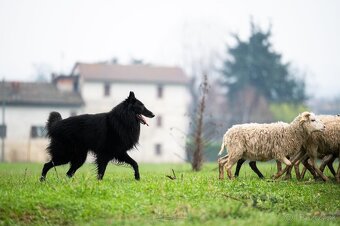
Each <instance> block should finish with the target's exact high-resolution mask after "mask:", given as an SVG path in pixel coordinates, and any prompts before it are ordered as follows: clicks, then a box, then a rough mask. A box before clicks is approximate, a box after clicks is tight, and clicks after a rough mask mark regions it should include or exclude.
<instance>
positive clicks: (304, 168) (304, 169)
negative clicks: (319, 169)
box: [300, 162, 307, 180]
mask: <svg viewBox="0 0 340 226" xmlns="http://www.w3.org/2000/svg"><path fill="white" fill-rule="evenodd" d="M302 164H303V162H302ZM306 170H307V168H306V166H305V165H304V164H303V168H302V171H301V175H300V180H302V179H303V178H304V177H305V174H306Z"/></svg>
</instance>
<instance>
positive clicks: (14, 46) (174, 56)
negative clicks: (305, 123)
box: [0, 0, 340, 98]
mask: <svg viewBox="0 0 340 226" xmlns="http://www.w3.org/2000/svg"><path fill="white" fill-rule="evenodd" d="M339 13H340V1H337V0H327V1H324V0H299V1H296V0H285V1H275V0H260V1H258V0H257V1H255V0H248V1H245V0H238V1H235V0H231V1H227V0H220V1H218V0H171V1H162V0H144V1H143V0H134V1H133V0H93V1H86V0H30V1H28V0H0V78H5V79H6V80H33V79H34V78H35V77H36V74H37V70H42V71H45V72H63V73H69V72H70V70H71V68H72V66H73V65H74V63H75V62H77V61H81V62H98V61H105V60H109V59H111V58H113V57H117V58H118V59H119V61H120V62H121V63H128V62H129V60H130V59H131V58H139V59H143V60H144V61H145V62H148V63H151V64H157V65H171V66H173V65H179V66H184V65H185V64H186V63H187V62H188V60H187V58H188V56H191V55H197V54H202V55H205V56H207V55H209V53H211V52H215V53H218V54H219V55H220V56H223V53H224V52H225V50H226V45H227V44H228V45H232V39H231V37H230V32H234V33H238V34H240V35H241V37H243V38H246V37H247V36H248V35H249V21H250V17H252V18H253V20H254V22H255V23H256V24H259V25H261V27H263V28H264V29H266V28H267V27H268V26H269V24H272V33H273V36H272V40H271V41H272V43H273V46H274V49H275V50H276V51H278V52H280V53H282V54H283V56H284V60H285V61H290V62H292V63H293V65H294V67H296V68H298V69H299V70H300V71H301V72H304V73H306V74H307V78H306V79H307V82H308V91H309V93H311V94H313V95H314V96H315V97H330V98H332V97H335V96H340V62H339V61H340V60H339V59H340V41H339V40H340V22H339V21H340V19H339V16H338V14H339ZM337 16H338V18H337ZM188 52H190V54H189V53H188ZM205 56H203V58H204V57H205ZM39 68H40V69H39Z"/></svg>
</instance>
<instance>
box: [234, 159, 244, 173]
mask: <svg viewBox="0 0 340 226" xmlns="http://www.w3.org/2000/svg"><path fill="white" fill-rule="evenodd" d="M245 161H246V160H245V159H240V160H238V161H237V165H236V170H235V177H238V175H239V173H240V169H241V166H242V164H243V163H244V162H245Z"/></svg>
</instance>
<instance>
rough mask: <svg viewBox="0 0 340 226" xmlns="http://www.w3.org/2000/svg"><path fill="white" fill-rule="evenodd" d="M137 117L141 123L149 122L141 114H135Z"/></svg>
mask: <svg viewBox="0 0 340 226" xmlns="http://www.w3.org/2000/svg"><path fill="white" fill-rule="evenodd" d="M137 118H138V119H139V122H140V123H142V124H143V125H147V126H149V124H148V123H147V122H146V120H145V118H144V117H143V115H137Z"/></svg>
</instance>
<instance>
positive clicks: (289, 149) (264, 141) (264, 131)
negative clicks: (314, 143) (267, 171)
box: [219, 112, 315, 161]
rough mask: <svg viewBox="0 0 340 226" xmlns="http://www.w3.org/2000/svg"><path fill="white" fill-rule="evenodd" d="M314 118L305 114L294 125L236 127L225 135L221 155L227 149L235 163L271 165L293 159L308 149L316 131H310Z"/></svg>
mask: <svg viewBox="0 0 340 226" xmlns="http://www.w3.org/2000/svg"><path fill="white" fill-rule="evenodd" d="M311 117H314V118H315V115H314V114H313V113H309V112H304V113H302V114H300V115H299V116H297V117H296V118H295V119H294V120H293V121H292V122H291V123H290V124H288V123H284V122H276V123H270V124H257V123H250V124H241V125H235V126H233V127H232V128H230V129H229V130H228V131H227V132H226V133H225V135H224V137H223V142H222V146H221V151H220V153H219V154H221V153H222V152H223V150H224V147H226V148H227V150H228V155H229V158H230V157H231V156H232V158H234V159H241V158H243V159H248V160H253V161H254V160H255V161H256V160H258V161H267V160H271V159H278V160H282V159H283V158H285V156H292V155H293V154H294V153H296V152H297V151H299V150H300V148H301V147H302V145H305V142H306V141H307V137H308V135H309V133H310V132H311V131H312V130H313V128H311V127H310V118H311ZM305 122H307V123H305Z"/></svg>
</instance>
